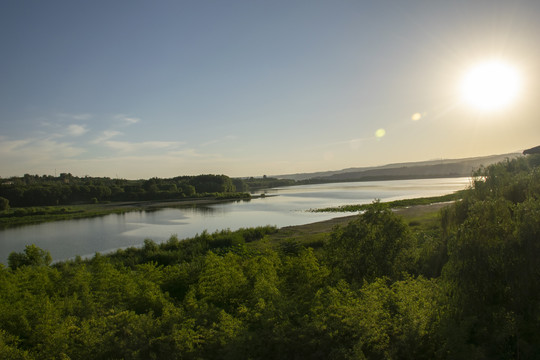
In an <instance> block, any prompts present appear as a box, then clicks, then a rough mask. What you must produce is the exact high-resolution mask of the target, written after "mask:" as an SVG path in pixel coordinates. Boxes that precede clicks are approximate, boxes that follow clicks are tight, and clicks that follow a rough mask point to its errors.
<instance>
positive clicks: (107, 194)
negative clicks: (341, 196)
mask: <svg viewBox="0 0 540 360" xmlns="http://www.w3.org/2000/svg"><path fill="white" fill-rule="evenodd" d="M294 183H295V181H294V180H279V179H274V178H266V177H263V178H249V179H240V178H230V177H228V176H226V175H212V174H205V175H197V176H178V177H174V178H169V179H161V178H157V177H154V178H151V179H148V180H125V179H111V178H108V177H89V176H85V177H77V176H73V175H71V174H67V173H62V174H60V176H51V175H43V176H39V175H29V174H25V175H24V176H22V177H11V178H8V179H3V180H0V200H2V202H1V205H0V206H2V208H0V210H5V208H6V207H8V206H11V207H27V206H54V205H74V204H85V203H98V202H99V203H103V202H111V201H148V200H172V199H185V198H197V197H207V196H212V197H220V196H221V197H223V196H224V195H226V196H228V197H235V196H233V194H235V193H236V194H238V193H245V192H248V191H250V190H257V189H261V188H264V187H272V186H283V185H293V184H294ZM243 197H249V195H248V194H244V196H243Z"/></svg>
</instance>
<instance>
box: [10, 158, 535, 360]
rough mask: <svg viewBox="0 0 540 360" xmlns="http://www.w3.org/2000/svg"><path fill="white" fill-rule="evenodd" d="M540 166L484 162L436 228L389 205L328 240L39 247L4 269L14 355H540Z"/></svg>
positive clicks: (245, 233)
mask: <svg viewBox="0 0 540 360" xmlns="http://www.w3.org/2000/svg"><path fill="white" fill-rule="evenodd" d="M539 166H540V156H537V155H529V156H526V157H521V158H517V159H514V160H511V161H510V160H508V161H505V162H502V163H498V164H496V165H491V166H489V167H486V168H482V169H480V170H478V171H477V172H476V173H475V174H474V177H473V179H474V180H473V182H472V185H471V187H470V188H469V189H468V190H466V191H464V192H462V193H460V199H459V200H456V201H455V202H454V203H453V204H452V205H449V206H448V207H445V208H444V209H443V210H442V211H441V212H440V214H439V215H438V217H436V220H435V221H434V222H432V223H430V224H427V225H426V224H424V225H418V224H417V223H413V222H407V221H406V220H405V219H404V218H403V217H401V216H400V215H398V214H396V213H394V212H393V211H391V209H390V208H389V207H388V206H386V205H385V204H381V203H378V202H374V203H373V204H372V205H371V206H369V207H368V208H367V209H366V210H365V212H364V213H363V214H362V215H359V216H357V217H356V218H355V219H354V220H352V221H350V222H349V223H348V224H346V225H344V226H339V227H335V228H334V229H333V230H332V231H331V232H330V233H328V234H327V235H326V236H325V237H324V239H323V240H322V241H318V240H317V241H311V240H309V239H308V240H307V241H306V240H300V239H297V238H294V237H291V238H287V239H285V240H281V241H273V240H272V239H275V238H274V237H275V236H276V235H277V234H279V232H280V231H281V230H279V229H276V228H275V227H271V226H266V227H258V228H249V229H240V230H238V231H230V230H223V231H219V232H215V233H207V232H203V233H202V234H199V235H197V236H195V237H194V238H191V239H185V240H179V239H178V238H176V237H171V238H170V239H169V240H168V241H166V242H164V243H161V244H157V243H155V242H153V241H152V240H149V239H148V240H145V242H144V246H143V247H141V248H129V249H124V250H118V251H117V252H115V253H112V254H108V255H101V254H96V255H95V256H94V257H93V258H91V259H81V258H76V259H74V260H71V261H64V262H58V263H54V264H51V258H50V255H49V253H48V252H47V251H46V249H40V248H37V247H36V246H34V245H28V246H27V247H26V248H25V250H24V251H23V252H20V253H11V254H10V255H9V258H8V264H6V265H4V266H2V267H1V268H0V289H1V291H0V358H2V359H532V358H539V356H540V355H539V354H540V337H539V336H538V334H540V266H539V260H538V259H540V167H539ZM155 185H156V186H157V188H158V189H160V184H155ZM69 186H71V185H69ZM191 186H193V185H191ZM177 188H178V185H177ZM163 191H165V190H163Z"/></svg>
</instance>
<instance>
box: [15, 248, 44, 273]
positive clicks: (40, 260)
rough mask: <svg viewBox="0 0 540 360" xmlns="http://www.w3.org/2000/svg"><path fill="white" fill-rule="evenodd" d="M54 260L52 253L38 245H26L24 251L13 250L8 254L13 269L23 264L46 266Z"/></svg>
mask: <svg viewBox="0 0 540 360" xmlns="http://www.w3.org/2000/svg"><path fill="white" fill-rule="evenodd" d="M51 261H52V257H51V254H50V253H49V252H48V251H46V250H43V249H40V248H39V247H37V246H36V245H34V244H32V245H26V247H25V249H24V252H22V253H17V252H12V253H11V254H9V256H8V265H9V267H10V268H12V269H13V270H15V269H17V268H19V267H21V266H44V265H45V266H46V265H49V264H50V263H51Z"/></svg>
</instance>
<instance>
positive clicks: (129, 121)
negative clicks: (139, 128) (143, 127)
mask: <svg viewBox="0 0 540 360" xmlns="http://www.w3.org/2000/svg"><path fill="white" fill-rule="evenodd" d="M114 118H115V119H116V120H118V121H120V122H121V123H122V124H123V125H133V124H136V123H138V122H141V119H139V118H136V117H133V116H129V115H125V114H117V115H115V116H114Z"/></svg>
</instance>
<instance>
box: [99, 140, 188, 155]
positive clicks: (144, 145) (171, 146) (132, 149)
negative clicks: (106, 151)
mask: <svg viewBox="0 0 540 360" xmlns="http://www.w3.org/2000/svg"><path fill="white" fill-rule="evenodd" d="M104 144H105V145H106V146H108V147H109V148H111V149H114V150H117V151H121V152H125V153H136V152H139V151H151V150H175V149H178V148H179V147H180V146H182V145H183V143H182V142H178V141H143V142H129V141H104Z"/></svg>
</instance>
